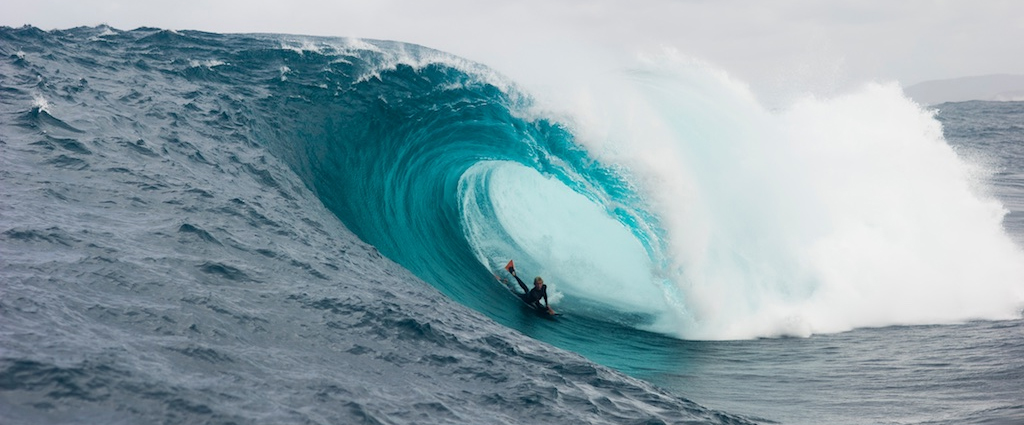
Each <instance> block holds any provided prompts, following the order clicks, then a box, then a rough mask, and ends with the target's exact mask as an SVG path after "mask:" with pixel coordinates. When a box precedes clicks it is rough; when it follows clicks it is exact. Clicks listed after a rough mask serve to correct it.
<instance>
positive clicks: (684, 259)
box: [562, 51, 1024, 339]
mask: <svg viewBox="0 0 1024 425" xmlns="http://www.w3.org/2000/svg"><path fill="white" fill-rule="evenodd" d="M586 78H587V76H583V77H582V78H581V80H586ZM588 83H591V85H590V86H589V87H583V88H582V90H581V88H580V87H576V88H573V90H576V95H574V96H564V97H563V98H562V99H563V100H564V99H568V100H570V102H568V103H564V104H563V106H562V108H563V110H566V111H570V113H572V114H573V116H574V119H573V121H572V122H573V126H574V128H575V129H576V130H577V134H578V135H579V137H580V140H581V141H582V142H583V143H585V144H586V145H587V146H588V147H589V149H590V150H591V151H592V153H593V155H595V156H597V157H598V158H600V159H601V160H602V161H603V162H605V163H608V164H621V165H624V166H626V167H627V168H628V170H629V172H628V175H630V176H631V178H632V179H634V180H635V183H636V185H637V186H638V187H639V188H641V190H642V191H643V192H644V193H645V196H646V197H647V199H648V201H649V202H650V205H651V208H652V209H653V210H654V211H655V212H656V213H657V214H658V215H659V217H660V218H661V220H662V224H663V225H664V227H665V230H666V231H667V239H666V240H665V241H664V243H665V245H666V246H667V247H668V249H669V253H668V254H667V263H668V264H670V266H669V267H668V269H667V270H664V271H662V273H663V274H664V275H665V276H668V277H669V278H670V280H671V282H672V284H671V285H669V286H667V287H666V288H664V299H661V300H656V301H652V302H651V306H650V312H651V313H653V314H658V315H659V316H660V317H661V318H662V320H661V321H660V322H659V323H658V324H657V326H656V327H657V330H659V331H662V332H666V333H670V334H673V335H678V336H680V337H684V338H699V339H732V338H752V337H759V336H776V335H809V334H811V333H821V332H839V331H844V330H848V329H852V328H856V327H865V326H885V325H896V324H923V323H948V322H958V321H964V320H970V319H1007V318H1013V317H1018V316H1019V312H1020V309H1021V306H1022V305H1024V254H1022V252H1021V249H1020V248H1019V247H1017V246H1016V245H1014V244H1013V243H1012V242H1011V240H1010V238H1009V237H1008V236H1007V235H1006V234H1005V232H1004V231H1003V229H1002V226H1001V220H1002V217H1003V215H1004V214H1005V212H1006V211H1005V209H1004V208H1003V207H1002V206H1001V204H1000V203H999V202H997V201H995V200H994V199H992V198H990V197H989V196H987V195H986V193H985V191H984V190H979V187H982V186H983V184H982V183H981V182H979V181H978V179H977V177H978V176H979V175H983V174H984V172H983V171H982V170H981V167H979V166H975V165H972V164H969V163H967V162H966V161H965V160H964V159H963V158H960V157H959V156H958V155H957V154H956V152H954V150H953V149H952V148H951V147H950V146H949V145H948V144H947V143H946V142H945V140H944V139H943V135H942V129H941V126H940V124H939V123H938V122H937V121H936V120H935V119H934V117H933V116H932V113H931V112H929V111H926V110H923V109H921V108H920V107H919V106H918V105H916V104H914V103H913V102H912V101H910V100H908V99H907V98H906V97H905V96H904V95H903V94H902V92H901V91H900V88H899V87H898V86H897V85H895V84H866V85H864V86H862V87H860V88H858V89H856V90H853V91H850V92H848V93H845V94H842V95H837V96H834V97H832V98H814V97H806V98H803V99H801V100H799V101H797V102H795V103H793V104H791V105H788V106H785V107H781V108H778V109H776V110H773V111H769V110H767V109H765V108H763V107H762V106H761V105H760V104H759V103H758V101H757V100H756V98H755V96H753V95H752V94H751V92H750V91H749V90H748V89H747V88H746V87H745V86H744V85H743V84H742V83H739V82H737V81H735V80H733V79H731V78H729V77H728V76H727V75H725V74H724V73H722V72H721V71H718V70H716V69H715V68H713V67H711V66H708V65H707V64H704V63H701V62H699V61H693V60H691V59H688V58H685V57H681V56H679V55H678V54H677V53H674V52H671V51H669V52H666V53H665V54H663V55H660V56H652V57H647V58H642V59H641V60H640V64H639V65H638V66H637V67H635V68H634V69H632V70H631V71H629V72H626V73H619V74H603V75H601V76H599V77H596V78H594V79H593V80H592V81H589V82H588ZM655 263H658V261H655ZM625 290H627V291H628V290H629V289H625ZM665 305H669V306H673V307H671V308H669V309H668V310H665V309H664V306H665Z"/></svg>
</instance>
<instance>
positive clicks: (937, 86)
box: [904, 74, 1024, 105]
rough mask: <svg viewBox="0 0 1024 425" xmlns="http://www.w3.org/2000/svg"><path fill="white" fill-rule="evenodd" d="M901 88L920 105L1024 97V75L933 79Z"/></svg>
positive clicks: (1010, 99)
mask: <svg viewBox="0 0 1024 425" xmlns="http://www.w3.org/2000/svg"><path fill="white" fill-rule="evenodd" d="M904 92H905V93H906V94H907V96H909V97H910V98H911V99H914V101H916V102H918V103H920V104H923V105H937V104H940V103H945V102H964V101H968V100H990V101H1024V75H1010V74H998V75H983V76H977V77H963V78H953V79H948V80H933V81H925V82H923V83H919V84H914V85H912V86H910V87H906V88H905V89H904Z"/></svg>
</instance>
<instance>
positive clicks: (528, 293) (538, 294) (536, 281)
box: [508, 268, 555, 316]
mask: <svg viewBox="0 0 1024 425" xmlns="http://www.w3.org/2000/svg"><path fill="white" fill-rule="evenodd" d="M508 272H509V273H511V274H512V277H514V278H516V282H519V287H520V288H523V292H525V294H523V295H520V297H521V298H522V299H523V301H526V303H527V304H529V305H532V306H534V307H536V308H537V309H538V310H540V309H547V312H548V314H550V315H552V316H554V315H555V311H554V310H552V309H551V306H550V305H548V286H547V285H545V284H544V279H541V278H540V276H537V277H535V278H533V289H527V288H526V284H525V283H523V280H522V279H520V278H519V276H518V275H517V274H516V269H515V268H509V269H508ZM541 299H544V305H543V306H541V305H540V300H541Z"/></svg>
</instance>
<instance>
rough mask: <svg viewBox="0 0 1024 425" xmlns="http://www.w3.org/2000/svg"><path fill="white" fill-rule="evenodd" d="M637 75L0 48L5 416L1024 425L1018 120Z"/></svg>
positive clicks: (892, 96) (148, 47) (1, 410)
mask: <svg viewBox="0 0 1024 425" xmlns="http://www.w3.org/2000/svg"><path fill="white" fill-rule="evenodd" d="M620 68H621V69H620V70H619V71H617V72H614V73H609V72H606V70H595V72H594V74H593V75H581V76H580V80H590V79H591V78H593V81H599V82H601V83H602V84H597V85H594V86H592V87H598V89H593V88H592V91H591V92H588V93H586V95H585V96H582V97H581V98H576V99H575V100H574V101H572V102H567V103H558V102H549V101H548V100H546V99H548V98H546V97H544V96H543V94H541V96H538V95H536V94H532V93H531V92H530V89H528V88H524V87H522V86H520V85H519V84H517V83H516V82H514V81H511V80H509V79H508V78H506V77H504V76H502V75H501V74H500V73H498V72H495V71H493V70H491V69H489V68H487V67H486V64H478V63H474V62H471V61H467V60H465V59H461V58H458V57H455V56H452V55H450V54H446V53H444V52H440V51H436V50H432V49H429V48H425V47H421V46H416V45H410V44H404V43H400V42H386V41H375V40H360V39H343V38H316V37H302V36H289V35H262V34H253V35H237V34H236V35H224V34H212V33H202V32H191V31H182V32H177V31H168V30H161V29H156V28H139V29H135V30H131V31H122V30H117V29H113V28H109V27H105V26H101V27H95V28H75V29H70V30H61V31H49V32H47V31H42V30H39V29H37V28H33V27H23V28H0V423H3V424H60V423H110V424H121V423H123V424H135V423H172V424H177V423H181V424H196V423H216V424H228V423H234V424H248V423H325V424H326V423H330V424H340V423H345V424H347V423H366V424H405V423H416V424H422V423H481V424H491V423H494V424H501V423H508V424H527V423H528V424H535V423H536V424H544V423H552V424H555V423H557V424H566V423H594V424H601V423H608V424H621V423H644V424H661V423H664V424H675V423H690V424H747V423H784V424H1020V423H1024V396H1022V394H1024V320H1022V319H1021V309H1022V307H1024V252H1022V250H1021V246H1022V244H1024V103H1014V102H966V103H955V104H942V105H938V106H937V107H934V108H930V109H926V108H923V107H921V106H919V105H917V104H915V103H914V102H912V101H911V100H909V99H907V98H906V96H904V95H903V93H902V91H901V89H900V88H899V87H898V86H896V85H885V84H868V85H865V86H864V87H863V88H862V89H859V90H856V91H854V92H851V93H848V94H844V95H839V96H835V97H833V98H828V99H821V98H814V97H807V98H804V99H799V100H795V101H793V102H792V103H791V104H787V105H785V106H780V107H776V108H770V109H769V108H765V107H762V106H761V104H760V103H759V102H758V101H757V99H756V97H755V96H753V95H752V94H751V93H750V92H749V90H747V89H746V87H745V86H744V85H743V84H742V83H740V82H736V81H734V80H732V79H730V78H729V77H728V76H726V75H724V73H722V72H719V71H717V70H715V69H712V68H710V67H709V66H708V65H705V64H701V63H699V62H695V61H690V60H686V59H684V58H678V57H674V56H672V55H666V56H665V57H662V58H658V59H655V60H653V61H648V62H643V63H637V64H622V66H621V67H620ZM595 76H597V77H595ZM563 99H564V98H563ZM509 259H514V260H515V261H516V264H517V269H518V271H519V272H520V273H521V275H522V276H524V277H532V276H535V275H540V276H543V277H544V279H545V281H546V282H547V283H548V285H549V291H550V295H551V298H550V301H551V304H552V307H553V308H554V309H556V310H557V311H559V312H560V313H563V315H562V316H559V317H557V318H555V319H553V320H552V319H550V318H545V317H541V316H538V315H537V314H535V313H534V312H533V311H532V310H530V309H528V308H526V307H525V306H523V305H522V304H521V303H519V302H518V301H517V300H516V298H515V297H514V296H513V295H512V294H511V292H510V286H509V284H508V275H507V274H506V273H505V272H504V270H503V269H502V266H504V264H505V263H506V262H507V261H508V260H509Z"/></svg>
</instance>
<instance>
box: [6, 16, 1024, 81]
mask: <svg viewBox="0 0 1024 425" xmlns="http://www.w3.org/2000/svg"><path fill="white" fill-rule="evenodd" d="M5 3H7V4H6V5H4V6H3V9H4V11H3V13H2V16H0V24H2V25H7V26H15V27H17V26H22V25H25V24H30V25H34V26H38V27H40V28H43V29H54V28H69V27H74V26H81V25H88V26H92V25H98V24H103V23H106V24H108V25H110V26H113V27H115V28H119V29H132V28H136V27H139V26H154V27H161V28H170V29H198V30H205V31H214V32H278V33H292V34H310V35H329V36H344V37H362V38H378V39H392V40H400V41H407V42H413V43H418V44H423V45H426V46H429V47H433V48H437V49H440V50H445V51H448V52H452V53H456V54H459V55H462V56H465V57H467V58H470V59H473V60H477V61H480V62H483V63H485V64H488V65H491V66H492V67H495V68H496V69H498V70H499V71H502V72H505V73H508V74H509V75H511V76H512V77H513V78H516V76H517V70H522V69H524V68H531V67H532V68H535V69H534V71H532V72H538V69H537V68H543V67H544V66H557V63H549V62H546V61H547V60H548V59H551V58H559V59H560V60H565V57H566V56H569V57H571V56H572V55H573V54H579V53H578V51H579V50H586V51H606V52H607V53H608V54H609V55H613V56H615V55H621V54H624V53H627V54H628V53H629V52H632V51H635V50H638V49H650V48H652V47H654V46H661V45H664V46H671V47H674V48H676V49H678V50H679V51H680V52H682V53H685V54H688V55H691V56H694V57H698V58H701V59H703V60H705V61H708V62H711V63H713V64H715V65H717V66H719V67H721V68H723V69H725V70H726V71H728V72H729V73H730V74H732V75H734V76H736V77H738V78H739V79H741V80H743V81H746V82H748V83H750V84H751V85H752V86H754V87H755V88H758V87H760V88H764V87H767V86H773V85H774V86H787V87H790V88H792V87H794V86H803V87H802V89H804V90H811V91H816V90H821V89H822V87H836V86H843V85H848V84H851V83H858V82H862V81H899V82H901V83H903V84H904V85H910V84H914V83H917V82H920V81H924V80H931V79H940V78H952V77H960V76H969V75H982V74H994V73H1019V74H1024V54H1022V53H1024V48H1022V45H1024V42H1022V41H1021V40H1024V2H1021V1H1011V0H1006V1H1000V0H972V1H967V0H964V1H942V0H898V1H897V0H842V1H814V0H776V1H758V0H718V1H713V0H677V1H670V0H651V1H610V0H597V1H558V0H525V1H505V2H492V1H481V0H444V1H430V2H427V1H395V0H385V1H369V0H368V1H362V2H354V1H347V0H343V1H328V0H221V1H210V0H174V1H172V0H162V1H152V0H134V1H130V0H76V1H67V0H35V1H32V2H23V1H10V0H6V1H5ZM574 52H576V53H574Z"/></svg>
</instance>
